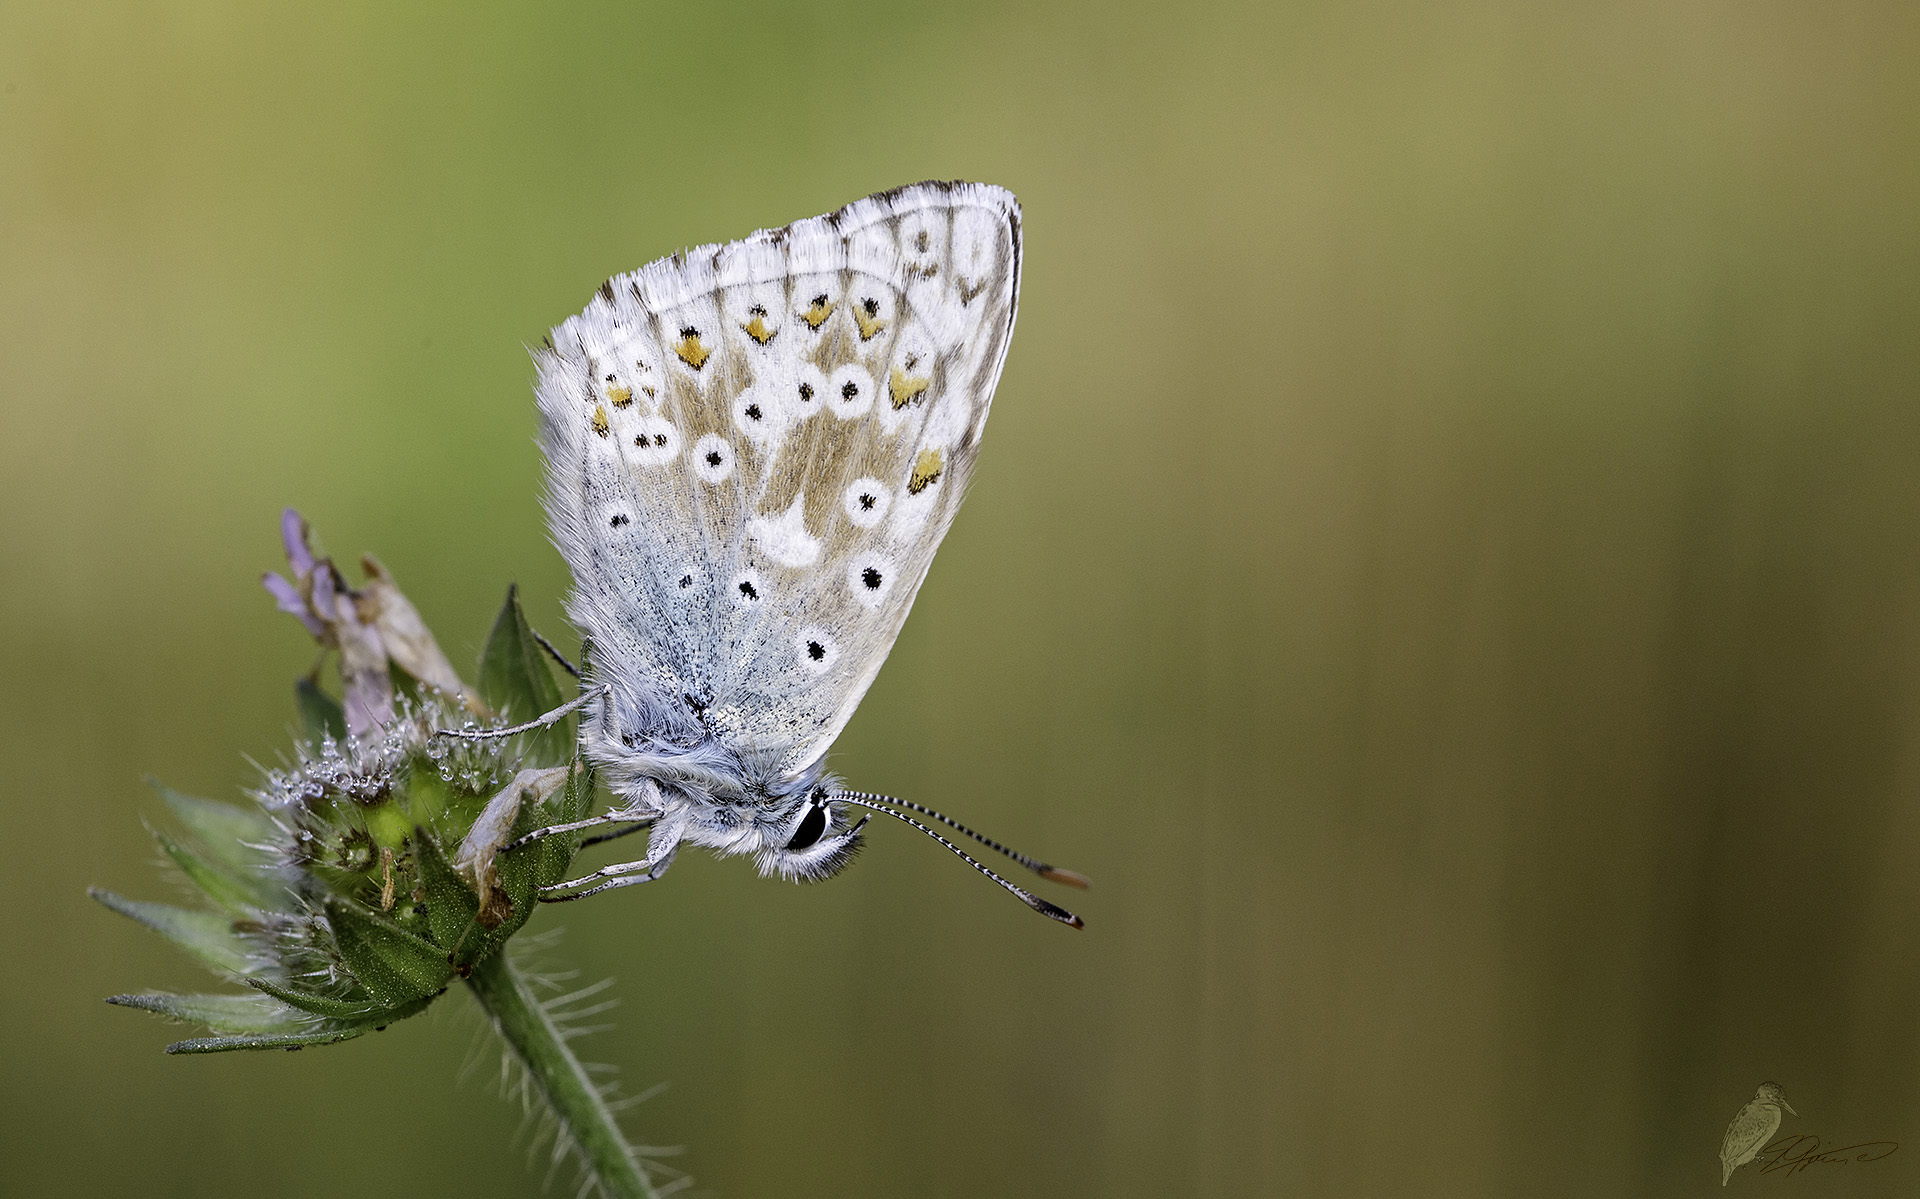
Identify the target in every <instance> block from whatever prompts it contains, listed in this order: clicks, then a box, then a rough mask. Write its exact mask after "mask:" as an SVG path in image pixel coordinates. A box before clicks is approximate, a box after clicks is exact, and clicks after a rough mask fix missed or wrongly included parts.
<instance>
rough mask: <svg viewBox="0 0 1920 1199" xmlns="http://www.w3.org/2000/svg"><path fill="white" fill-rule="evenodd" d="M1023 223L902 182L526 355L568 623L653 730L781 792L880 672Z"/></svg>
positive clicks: (922, 554) (618, 300) (963, 461)
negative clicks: (774, 781)
mask: <svg viewBox="0 0 1920 1199" xmlns="http://www.w3.org/2000/svg"><path fill="white" fill-rule="evenodd" d="M1019 236H1020V231H1019V208H1018V205H1017V204H1016V202H1015V201H1014V199H1013V197H1012V196H1011V195H1010V194H1009V193H1007V192H1005V191H1003V190H1001V189H999V188H994V187H988V186H984V185H977V184H941V183H929V184H917V185H915V186H912V187H908V188H902V189H900V190H898V191H895V192H889V193H882V194H880V195H877V196H873V197H869V198H868V199H866V200H861V201H858V202H856V203H854V204H851V205H849V206H847V207H846V208H843V209H841V210H840V211H838V212H836V213H833V214H831V215H828V216H825V217H817V218H814V219H812V220H808V221H801V222H797V223H796V224H794V225H790V226H788V227H786V228H785V229H780V230H772V231H767V232H762V233H758V234H755V235H754V236H752V237H750V238H747V239H745V240H743V241H740V242H734V243H730V244H728V245H725V246H709V247H703V248H701V249H697V250H692V251H688V252H687V253H685V254H683V255H676V256H674V257H673V258H668V259H663V260H661V261H659V262H656V263H653V264H651V265H650V266H647V267H644V268H642V269H641V270H640V271H637V272H635V273H633V274H631V275H625V276H621V277H619V278H617V279H614V280H611V281H610V282H609V284H608V285H607V287H605V288H603V289H602V291H601V293H600V295H599V296H598V297H596V299H595V300H594V302H593V303H592V304H591V305H589V307H588V308H587V310H586V311H585V312H583V313H582V314H581V315H580V316H577V317H574V318H573V319H571V320H569V321H568V322H566V323H565V324H564V325H562V326H561V327H560V328H558V329H556V330H555V331H554V334H553V336H552V339H551V340H552V350H551V352H543V353H542V354H541V355H540V356H539V357H540V363H539V367H540V377H539V382H538V390H539V397H540V410H541V416H542V426H543V429H542V443H543V447H544V448H545V450H546V453H547V457H548V463H549V499H548V506H549V510H550V514H551V516H552V519H553V523H554V532H555V539H556V541H557V542H558V544H559V545H560V547H561V550H562V552H563V554H564V555H565V556H566V558H567V561H568V564H569V565H570V566H571V567H572V568H573V572H574V578H575V583H576V590H575V594H574V597H573V601H572V605H571V609H570V611H571V615H572V616H573V617H574V619H575V621H576V622H577V623H578V624H579V625H580V626H581V628H582V630H583V632H585V633H586V634H587V635H588V636H590V637H592V638H593V640H594V642H595V644H596V646H599V647H601V649H600V651H599V652H597V654H596V658H597V661H598V663H599V664H600V669H601V671H602V674H603V677H606V678H607V680H608V681H609V682H612V683H613V684H614V685H615V687H616V689H617V690H618V691H620V692H622V693H624V694H626V695H628V696H631V697H635V698H639V697H643V696H644V697H645V698H646V699H647V701H649V702H648V703H647V704H645V705H642V707H644V708H645V709H646V710H649V711H663V712H666V713H668V714H669V715H668V716H667V717H665V719H666V720H667V725H666V726H665V727H662V728H660V729H650V730H639V731H640V732H642V733H644V734H646V735H650V736H656V737H661V738H664V739H668V740H674V741H678V742H680V743H687V742H689V741H691V740H695V739H698V738H700V737H712V738H713V739H715V740H717V741H719V742H721V743H722V744H723V745H724V746H726V747H727V748H728V749H729V750H731V751H732V752H733V753H735V754H736V755H737V756H739V757H740V758H741V759H742V760H743V761H748V762H754V763H758V764H759V765H760V766H762V767H763V768H764V769H766V770H768V771H770V772H773V773H776V774H783V775H786V776H791V775H794V774H797V773H799V772H800V771H803V770H805V769H806V768H807V767H808V766H810V765H811V764H812V763H814V762H815V761H816V760H817V759H818V758H819V757H820V756H821V754H823V753H824V752H825V750H826V748H827V746H828V745H829V744H830V743H831V742H832V740H833V738H834V737H835V736H837V735H838V734H839V732H840V730H841V728H843V727H844V726H845V724H846V721H847V719H848V718H849V717H850V716H851V715H852V713H853V709H854V707H855V706H856V705H857V704H858V702H859V700H860V698H861V696H862V695H863V694H865V692H866V689H867V687H868V685H869V684H871V682H872V681H873V677H874V675H875V674H876V673H877V672H878V670H879V668H880V665H881V663H882V662H883V661H884V660H885V658H886V655H887V652H888V650H889V649H890V648H891V647H892V645H893V641H894V639H895V638H896V637H897V636H898V634H899V631H900V627H901V624H902V622H904V621H905V619H906V615H907V611H908V609H909V608H910V607H911V606H912V603H913V599H914V596H915V594H916V593H917V592H918V590H919V587H920V584H921V582H922V580H923V579H924V578H925V577H926V572H927V568H928V566H929V565H930V563H931V562H932V558H933V553H934V550H935V549H936V548H937V547H938V546H939V543H940V540H941V538H942V537H943V536H944V535H945V532H946V529H947V526H948V525H949V523H950V522H951V521H952V519H953V516H954V513H955V511H956V510H957V509H958V507H959V503H960V499H961V496H962V493H963V491H964V488H965V485H966V482H967V479H968V478H969V477H970V475H971V473H972V469H973V465H974V461H975V459H976V457H977V455H978V452H979V443H980V434H981V431H982V429H983V428H984V425H985V421H986V416H987V409H988V405H989V403H990V401H991V399H992V394H993V388H994V384H995V383H996V382H997V381H998V378H999V373H1000V366H1001V363H1002V362H1003V360H1004V358H1005V355H1006V348H1007V341H1008V337H1009V335H1010V334H1011V332H1012V327H1013V320H1014V314H1015V307H1016V303H1017V298H1018V287H1019V253H1020V249H1019Z"/></svg>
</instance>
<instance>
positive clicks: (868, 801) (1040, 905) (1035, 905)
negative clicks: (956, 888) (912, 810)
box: [827, 791, 1086, 928]
mask: <svg viewBox="0 0 1920 1199" xmlns="http://www.w3.org/2000/svg"><path fill="white" fill-rule="evenodd" d="M827 798H828V799H830V800H832V799H838V800H844V801H845V802H847V803H850V804H856V805H858V806H860V807H863V808H871V809H873V810H874V811H876V812H884V813H886V814H887V815H889V816H891V817H893V818H894V819H895V820H898V821H901V822H902V823H905V824H911V825H912V826H913V827H915V828H917V829H919V830H920V831H921V832H923V833H925V834H926V835H927V836H929V837H932V838H933V839H934V840H935V841H938V842H939V843H940V844H942V845H944V846H946V847H947V848H948V849H950V850H952V851H953V853H954V855H955V856H956V857H958V858H959V859H960V860H961V861H963V862H965V863H966V864H967V865H969V866H971V867H973V868H974V869H975V870H978V871H979V872H980V873H982V874H984V875H986V876H987V877H988V878H990V879H992V880H993V881H994V882H996V883H999V884H1000V885H1001V886H1002V887H1005V888H1006V889H1007V890H1008V891H1011V892H1012V893H1013V894H1014V895H1015V896H1016V897H1017V898H1018V899H1019V900H1020V902H1021V903H1024V904H1026V905H1027V906H1028V907H1030V908H1032V909H1033V910H1034V911H1036V912H1038V913H1040V914H1041V915H1042V916H1045V917H1047V918H1048V919H1050V920H1058V921H1059V922H1060V923H1062V924H1064V925H1067V926H1068V927H1070V928H1085V927H1086V922H1085V921H1083V920H1081V919H1080V917H1078V916H1076V915H1074V914H1073V913H1072V912H1069V911H1067V910H1066V909H1065V908H1062V907H1058V906H1056V905H1054V904H1051V903H1048V902H1047V901H1046V900H1044V899H1042V898H1040V897H1039V896H1038V895H1034V894H1032V893H1030V892H1027V891H1024V890H1022V889H1020V888H1019V887H1016V886H1014V885H1013V884H1012V883H1010V882H1008V881H1007V880H1006V879H1004V878H1001V877H1000V876H999V875H997V874H995V873H994V872H993V871H991V870H989V869H987V867H986V866H984V865H982V864H981V863H980V862H979V861H977V860H976V859H975V858H974V857H973V855H972V854H969V853H968V852H967V851H966V850H964V849H961V848H960V847H959V846H958V845H955V844H954V843H953V842H951V841H949V840H947V839H946V838H945V837H943V836H941V835H940V834H939V833H936V832H934V831H933V830H932V829H930V828H928V827H927V826H926V825H924V824H921V823H920V822H919V821H918V820H915V819H914V818H913V817H911V816H908V815H906V814H905V813H904V812H896V811H894V810H893V809H892V808H889V807H886V806H884V805H883V804H880V803H876V802H873V801H875V800H879V799H887V798H888V797H887V796H872V795H868V794H867V793H866V792H864V791H832V792H829V793H828V794H827ZM891 802H893V803H900V802H901V801H899V800H897V799H896V800H892V801H891ZM916 810H924V809H918V808H917V807H916ZM929 814H930V815H931V814H932V813H929ZM940 819H941V820H945V821H946V822H947V823H948V824H953V826H954V827H955V828H960V827H961V826H959V825H957V824H954V822H953V821H951V820H947V818H946V817H944V816H941V817H940ZM962 831H963V832H965V833H966V834H967V835H968V836H970V837H972V838H973V839H974V840H976V841H979V842H980V843H981V844H983V845H992V846H993V847H994V848H995V849H998V850H999V851H1000V852H1001V853H1004V854H1006V855H1007V856H1008V857H1010V858H1014V859H1015V860H1017V861H1019V862H1021V863H1023V864H1025V865H1028V866H1029V868H1031V869H1034V870H1036V871H1039V870H1041V869H1042V868H1043V865H1042V863H1038V862H1035V861H1034V860H1033V859H1032V858H1023V857H1021V856H1020V855H1019V854H1016V853H1014V852H1013V851H1012V850H1010V849H1007V848H1005V847H1004V846H1001V845H996V844H994V842H992V841H989V840H987V839H986V838H985V837H982V836H981V835H980V834H979V833H976V832H973V831H972V830H971V829H962ZM1044 869H1049V870H1050V869H1052V868H1051V867H1044ZM1046 877H1053V876H1052V875H1047V876H1046ZM1074 877H1075V878H1078V877H1080V876H1079V875H1075V876H1074Z"/></svg>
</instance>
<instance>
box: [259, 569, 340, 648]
mask: <svg viewBox="0 0 1920 1199" xmlns="http://www.w3.org/2000/svg"><path fill="white" fill-rule="evenodd" d="M260 585H261V586H262V587H265V588H266V589H267V594H268V595H271V596H272V597H273V606H274V607H276V608H278V609H280V610H281V611H282V612H286V613H289V614H291V615H292V616H294V617H295V618H297V619H298V620H299V621H300V623H301V624H303V625H305V626H307V632H309V633H312V634H313V635H314V636H315V637H316V638H320V637H325V636H326V632H327V626H326V625H323V624H321V623H320V621H319V620H318V619H317V618H316V617H315V616H314V615H313V613H312V612H310V611H308V610H307V601H306V600H305V599H304V598H302V596H301V595H300V589H299V588H298V587H295V586H294V585H293V584H292V583H289V582H287V581H286V580H285V579H283V578H281V577H280V576H279V575H277V574H274V573H272V572H271V571H269V572H268V573H266V574H263V575H261V576H260Z"/></svg>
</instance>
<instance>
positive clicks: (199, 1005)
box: [107, 991, 313, 1033]
mask: <svg viewBox="0 0 1920 1199" xmlns="http://www.w3.org/2000/svg"><path fill="white" fill-rule="evenodd" d="M107 1002H108V1003H111V1004H116V1005H118V1006H120V1007H130V1008H139V1009H140V1010H141V1011H147V1012H158V1013H160V1014H161V1015H163V1016H172V1017H173V1018H174V1019H176V1020H185V1021H188V1022H189V1023H192V1024H199V1025H204V1026H205V1027H207V1028H210V1029H212V1030H213V1031H214V1032H228V1033H288V1032H308V1031H311V1030H312V1027H313V1020H312V1018H311V1017H308V1016H303V1015H301V1014H300V1013H299V1012H297V1011H295V1010H293V1009H292V1008H289V1007H287V1006H286V1005H285V1004H282V1003H276V1002H275V1001H274V1000H272V999H270V998H268V997H267V996H265V995H171V994H168V993H167V992H164V991H143V992H141V993H140V994H138V995H109V996H108V997H107Z"/></svg>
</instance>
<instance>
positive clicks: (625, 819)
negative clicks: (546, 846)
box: [501, 811, 659, 851]
mask: <svg viewBox="0 0 1920 1199" xmlns="http://www.w3.org/2000/svg"><path fill="white" fill-rule="evenodd" d="M658 819H659V817H658V816H650V815H635V814H634V813H632V812H630V811H628V812H618V811H616V812H608V813H606V814H605V815H603V816H589V817H588V818H587V819H585V820H573V821H569V822H568V823H566V824H549V825H547V826H546V827H545V828H537V829H534V830H533V831H532V832H530V833H528V834H527V835H526V836H524V837H520V838H518V839H517V840H514V841H511V842H508V843H507V844H506V845H504V846H502V847H501V848H502V850H503V851H506V850H515V849H520V848H522V847H523V846H527V845H532V844H533V843H534V842H535V841H544V840H546V839H547V838H548V837H551V836H554V835H556V834H558V833H572V832H578V831H579V830H580V829H583V828H600V827H601V826H603V825H608V824H631V825H633V828H631V829H627V830H624V831H622V832H620V833H616V834H614V835H615V836H622V837H623V836H625V835H626V834H627V833H628V832H639V831H640V830H641V829H643V828H650V827H652V825H653V822H654V821H655V820H658ZM605 839H606V838H603V837H589V838H587V840H585V841H583V842H581V843H580V844H581V847H582V848H585V847H586V846H588V845H591V844H593V843H594V842H596V841H601V840H605Z"/></svg>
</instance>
